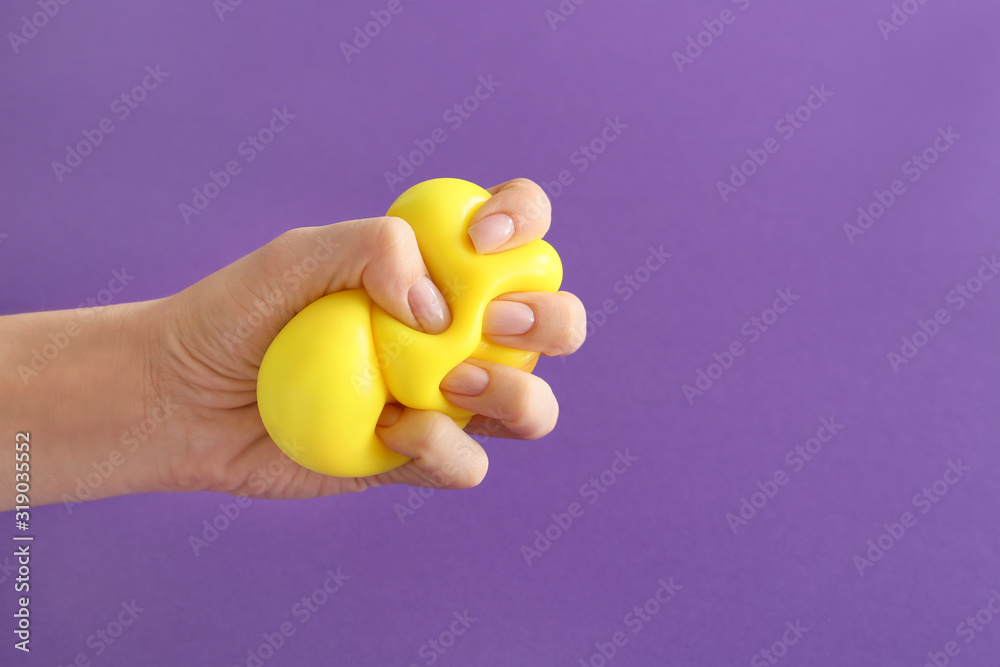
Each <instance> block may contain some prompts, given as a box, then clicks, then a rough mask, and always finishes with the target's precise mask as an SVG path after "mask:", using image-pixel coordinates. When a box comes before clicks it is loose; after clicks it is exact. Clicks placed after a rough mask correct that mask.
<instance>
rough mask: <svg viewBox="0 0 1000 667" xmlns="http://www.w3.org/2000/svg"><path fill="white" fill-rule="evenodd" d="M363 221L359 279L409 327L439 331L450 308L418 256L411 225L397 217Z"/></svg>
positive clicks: (390, 311)
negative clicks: (362, 264) (362, 263)
mask: <svg viewBox="0 0 1000 667" xmlns="http://www.w3.org/2000/svg"><path fill="white" fill-rule="evenodd" d="M365 223H366V224H364V225H363V228H364V230H363V232H362V234H363V236H364V241H363V242H362V243H361V246H362V247H363V248H364V249H365V251H366V252H364V253H363V254H362V256H361V258H360V261H363V262H365V264H364V268H363V269H362V275H361V278H362V280H361V282H362V285H363V286H364V288H365V290H366V291H367V292H368V295H369V296H370V297H371V298H372V300H373V301H375V303H377V304H378V305H380V306H382V307H383V308H385V309H386V311H388V312H389V313H390V314H391V315H393V316H394V317H395V318H396V319H398V320H400V321H401V322H405V323H406V324H408V325H409V326H411V327H414V328H416V329H419V330H420V331H424V332H425V333H431V334H437V333H441V332H442V331H444V330H445V329H447V328H448V326H449V325H450V324H451V311H450V310H449V308H448V304H447V302H445V300H444V297H443V296H442V295H441V291H440V290H439V289H438V288H437V286H436V285H434V282H433V281H432V280H431V278H430V275H429V274H428V273H427V267H426V266H425V265H424V260H423V258H422V257H421V256H420V249H419V248H418V247H417V239H416V236H414V234H413V229H412V228H411V227H410V226H409V225H408V224H407V223H406V221H405V220H401V219H400V218H388V217H386V218H376V219H375V220H374V221H372V220H368V221H365Z"/></svg>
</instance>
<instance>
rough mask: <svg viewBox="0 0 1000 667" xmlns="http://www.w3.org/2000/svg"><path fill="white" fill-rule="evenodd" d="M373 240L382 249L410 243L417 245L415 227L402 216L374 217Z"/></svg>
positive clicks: (372, 225)
mask: <svg viewBox="0 0 1000 667" xmlns="http://www.w3.org/2000/svg"><path fill="white" fill-rule="evenodd" d="M370 228H371V232H372V237H371V240H372V242H373V243H374V244H375V245H376V246H377V247H378V248H380V249H396V248H401V247H404V246H406V245H408V244H412V245H416V242H417V239H416V236H415V235H414V234H413V229H412V228H411V227H410V225H409V224H407V222H406V221H405V220H403V219H402V218H396V217H393V216H384V217H381V218H372V224H371V226H370Z"/></svg>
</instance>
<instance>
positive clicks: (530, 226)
mask: <svg viewBox="0 0 1000 667" xmlns="http://www.w3.org/2000/svg"><path fill="white" fill-rule="evenodd" d="M489 192H490V194H492V195H493V197H491V198H490V199H489V200H487V201H486V202H485V203H484V204H483V205H482V206H481V207H480V208H479V210H478V211H477V212H476V215H475V217H474V218H473V219H472V224H470V225H469V238H471V239H472V244H473V245H474V246H475V247H476V251H477V252H478V253H479V254H480V255H486V254H492V253H495V252H503V251H504V250H509V249H510V248H516V247H518V246H522V245H524V244H526V243H529V242H531V241H534V240H535V239H540V238H542V237H543V236H544V235H545V232H547V231H548V229H549V224H550V223H551V221H552V204H551V203H550V202H549V198H548V196H547V195H546V194H545V191H544V190H542V188H541V187H539V186H538V185H537V184H536V183H534V182H532V181H529V180H527V179H525V178H515V179H514V180H512V181H507V182H506V183H501V184H500V185H497V186H494V187H492V188H490V189H489Z"/></svg>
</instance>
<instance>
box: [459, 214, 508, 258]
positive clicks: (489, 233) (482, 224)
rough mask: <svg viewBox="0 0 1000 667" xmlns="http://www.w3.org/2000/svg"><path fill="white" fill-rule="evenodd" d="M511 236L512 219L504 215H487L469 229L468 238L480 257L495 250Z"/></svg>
mask: <svg viewBox="0 0 1000 667" xmlns="http://www.w3.org/2000/svg"><path fill="white" fill-rule="evenodd" d="M513 235H514V219H513V218H511V217H510V216H509V215H506V214H505V213H494V214H493V215H488V216H486V217H485V218H483V219H482V220H480V221H479V222H477V223H476V224H474V225H472V226H471V227H469V238H471V239H472V245H474V246H476V252H478V253H479V254H480V255H485V254H486V253H488V252H492V251H494V250H496V249H497V248H499V247H500V246H502V245H503V244H504V243H506V242H507V241H509V240H510V237H511V236H513Z"/></svg>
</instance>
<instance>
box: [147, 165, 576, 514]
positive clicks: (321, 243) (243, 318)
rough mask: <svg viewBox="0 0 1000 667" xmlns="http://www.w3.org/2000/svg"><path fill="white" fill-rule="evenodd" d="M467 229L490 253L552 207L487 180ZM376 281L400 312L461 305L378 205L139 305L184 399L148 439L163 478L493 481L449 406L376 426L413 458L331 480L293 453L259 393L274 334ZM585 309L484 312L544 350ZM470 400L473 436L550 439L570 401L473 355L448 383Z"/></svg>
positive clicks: (546, 300) (499, 307)
mask: <svg viewBox="0 0 1000 667" xmlns="http://www.w3.org/2000/svg"><path fill="white" fill-rule="evenodd" d="M490 192H491V193H492V194H493V195H494V196H493V197H492V198H491V199H490V200H488V201H487V202H486V203H485V204H483V206H482V207H481V208H480V210H479V211H478V213H477V215H476V218H475V219H474V220H473V224H472V225H471V226H470V230H469V234H470V237H471V238H472V241H473V243H474V245H475V247H476V249H477V250H478V251H479V253H480V254H486V253H494V252H503V251H504V250H506V249H509V248H513V247H517V246H520V245H524V244H525V243H528V242H530V241H533V240H535V239H538V238H541V237H542V235H544V234H545V232H546V231H547V230H548V227H549V223H550V217H551V207H550V204H549V201H548V198H547V197H546V196H545V193H544V192H543V191H542V189H541V188H539V187H538V186H537V185H535V184H534V183H532V182H530V181H526V180H523V179H518V180H514V181H510V182H508V183H504V184H502V185H498V186H496V187H494V188H492V189H491V190H490ZM352 288H364V289H365V290H366V291H367V292H368V294H369V295H370V296H371V298H372V299H373V300H374V301H375V302H376V303H377V304H379V305H380V306H381V307H382V308H384V309H385V310H386V311H388V312H389V313H390V314H392V315H393V316H394V317H396V318H397V319H399V320H400V321H402V322H404V323H406V324H408V325H410V326H411V327H413V328H415V329H418V330H421V331H425V332H427V333H439V332H441V331H444V330H445V329H446V328H447V327H448V325H449V324H450V322H451V314H450V312H449V311H448V306H447V303H446V302H445V299H444V298H443V297H442V294H441V289H445V290H447V289H448V286H446V285H443V286H435V285H434V284H433V283H432V282H431V281H430V279H429V277H428V275H427V269H426V267H425V266H424V262H423V260H422V258H421V256H420V252H419V250H418V248H417V243H416V240H415V238H414V236H413V232H412V230H411V229H410V228H409V226H408V225H407V224H406V223H405V222H404V221H402V220H399V219H395V218H371V219H367V220H353V221H350V222H341V223H337V224H333V225H328V226H324V227H311V228H301V229H293V230H291V231H289V232H286V233H285V234H282V235H281V236H280V237H278V238H277V239H275V240H274V241H272V242H271V243H269V244H267V245H266V246H264V247H262V248H260V249H259V250H257V251H256V252H254V253H251V254H250V255H247V256H246V257H244V258H242V259H240V260H238V261H237V262H235V263H233V264H231V265H230V266H227V267H226V268H224V269H222V270H220V271H218V272H216V273H214V274H212V275H210V276H208V277H207V278H205V279H204V280H202V281H200V282H198V283H197V284H195V285H193V286H191V287H190V288H188V289H186V290H184V291H183V292H180V293H179V294H176V295H174V296H172V297H169V298H167V299H161V300H159V301H153V302H148V303H146V304H136V306H137V307H136V308H135V309H133V310H132V311H131V312H130V313H129V314H128V315H129V317H131V318H133V319H134V320H138V321H141V324H137V325H136V326H137V328H139V329H141V330H143V331H144V336H143V337H144V339H145V340H146V341H147V346H148V347H149V356H148V368H149V373H148V378H149V382H148V383H147V387H146V388H145V390H144V391H145V392H146V396H145V399H144V403H145V404H146V405H148V406H152V405H163V404H166V405H169V406H172V414H171V416H170V418H169V419H168V420H166V421H165V422H164V424H163V428H162V429H159V430H158V431H157V433H156V434H155V436H156V437H155V438H153V437H151V438H150V443H149V444H146V445H144V447H150V448H151V449H152V451H150V452H149V454H150V456H148V457H144V458H147V463H148V464H149V465H153V466H155V468H156V472H155V474H153V475H147V476H146V477H147V478H150V479H155V480H156V483H155V486H156V487H157V488H154V489H149V490H211V491H225V492H228V493H234V494H242V495H250V496H255V497H266V498H304V497H311V496H323V495H329V494H334V493H342V492H345V491H358V490H362V489H365V488H367V487H369V486H377V485H381V484H392V483H407V484H414V485H420V486H435V487H442V488H464V487H471V486H475V485H476V484H478V483H479V482H480V481H482V479H483V477H484V476H485V475H486V469H487V466H488V461H487V456H486V452H485V451H483V449H482V447H481V446H480V445H479V443H477V442H476V441H475V440H473V439H472V438H471V437H470V436H469V435H468V434H467V433H465V432H464V431H463V430H462V429H460V428H458V426H456V424H455V423H454V421H452V420H451V419H450V418H448V417H446V416H445V415H442V414H441V413H437V412H429V411H420V410H412V409H408V408H407V409H403V408H401V407H399V406H395V405H391V406H386V409H385V410H384V411H383V413H382V416H381V418H380V419H379V427H378V429H377V431H376V432H377V434H378V436H379V437H380V438H381V439H382V441H383V442H384V443H385V444H386V445H387V446H388V447H390V448H391V449H393V450H395V451H397V452H399V453H401V454H403V455H405V456H408V457H410V458H411V459H412V460H411V461H409V462H408V463H406V464H405V465H403V466H401V467H400V468H397V469H395V470H392V471H389V472H387V473H383V474H381V475H374V476H370V477H362V478H338V477H329V476H326V475H322V474H319V473H316V472H312V471H309V470H307V469H305V468H302V467H301V466H299V465H298V464H296V463H294V462H293V461H292V460H291V459H289V458H288V457H287V456H285V455H284V454H283V453H282V452H281V451H280V450H279V449H278V447H277V446H276V445H275V444H274V442H273V441H272V440H271V438H270V437H269V436H268V434H267V432H266V430H265V429H264V426H263V424H262V423H261V419H260V415H259V413H258V411H257V404H256V380H257V371H258V368H259V367H260V362H261V359H262V358H263V356H264V352H265V351H266V350H267V347H268V345H269V344H270V342H271V340H272V339H273V338H274V337H275V336H276V335H277V333H278V332H279V331H280V330H281V328H282V327H284V326H285V324H286V323H287V322H288V321H289V320H290V319H291V318H292V317H293V316H294V315H295V314H296V313H298V312H299V311H300V310H302V309H303V308H305V307H306V306H307V305H309V304H310V303H312V302H313V301H315V300H316V299H318V298H320V297H322V296H324V295H326V294H330V293H332V292H337V291H341V290H345V289H352ZM585 324H586V322H585V312H584V309H583V305H582V304H581V303H580V300H579V299H577V298H576V297H575V296H573V295H572V294H569V293H566V292H560V293H546V292H525V293H518V294H505V295H503V296H501V297H500V298H498V299H496V300H494V301H493V302H491V303H490V304H489V305H488V306H487V309H486V315H485V321H484V333H485V334H486V335H487V336H488V337H489V338H490V339H491V340H494V341H496V342H497V343H499V344H501V345H505V346H508V347H513V348H519V349H524V350H532V351H538V352H541V353H543V354H547V355H563V354H569V353H571V352H573V351H574V350H576V349H577V348H578V347H579V345H580V344H581V343H582V342H583V337H584V330H585ZM441 389H442V391H443V392H444V393H445V396H446V397H447V398H448V400H449V401H451V402H452V403H453V404H455V405H456V406H458V407H461V408H465V409H468V410H471V411H473V412H476V413H478V414H477V416H475V417H473V419H472V421H471V422H470V424H469V426H468V427H467V428H468V429H469V430H470V431H472V432H474V433H488V434H489V435H495V436H500V437H512V438H526V439H530V438H538V437H541V436H543V435H545V434H546V433H548V432H549V431H550V430H551V429H552V427H553V426H554V425H555V422H556V418H557V415H558V405H557V403H556V399H555V397H554V396H553V394H552V390H551V389H550V388H549V386H548V385H547V384H546V383H545V382H544V381H543V380H541V379H540V378H538V377H536V376H534V375H531V374H530V373H525V372H522V371H519V370H515V369H513V368H510V367H508V366H504V365H499V364H492V363H487V362H483V361H478V360H470V361H466V362H463V363H462V364H459V366H458V367H456V368H455V369H453V370H452V371H451V372H450V373H449V374H448V375H447V376H446V377H445V379H444V381H443V382H442V385H441Z"/></svg>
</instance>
